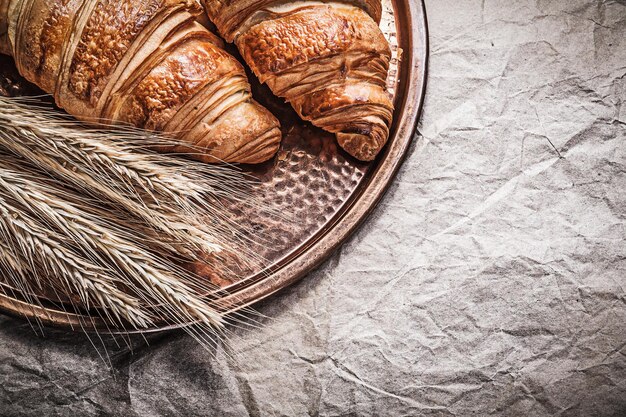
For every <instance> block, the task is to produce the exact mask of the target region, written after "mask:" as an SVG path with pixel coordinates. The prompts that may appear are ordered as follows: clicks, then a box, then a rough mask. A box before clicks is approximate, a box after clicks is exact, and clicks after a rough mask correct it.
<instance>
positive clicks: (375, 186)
mask: <svg viewBox="0 0 626 417" xmlns="http://www.w3.org/2000/svg"><path fill="white" fill-rule="evenodd" d="M400 3H403V4H404V5H405V10H406V11H407V16H401V17H400V19H402V20H403V22H401V24H402V23H406V29H405V30H404V31H402V32H399V34H398V35H399V36H400V37H408V39H407V42H408V45H409V48H408V49H409V51H406V50H404V51H403V55H402V58H403V60H402V63H401V65H403V66H404V69H403V71H402V72H401V73H400V74H401V77H403V79H405V80H407V81H404V85H403V86H402V87H404V88H405V89H406V90H405V93H404V94H403V95H404V97H403V100H402V102H401V106H402V108H401V109H400V110H399V111H398V112H397V114H398V115H399V119H398V120H397V121H396V122H395V123H394V124H395V130H394V132H393V140H392V141H390V143H389V145H388V146H387V147H386V149H385V152H384V154H383V155H381V156H380V157H379V158H380V159H379V162H378V164H377V165H376V167H375V169H374V170H373V172H372V173H370V174H369V181H368V183H367V184H366V185H365V186H363V187H362V188H363V190H365V191H367V192H361V193H360V194H359V195H357V196H356V197H354V198H352V199H351V201H350V203H349V204H348V205H347V207H344V208H343V215H341V216H336V218H335V219H334V220H333V223H332V225H331V226H332V227H330V230H332V231H333V232H332V233H323V234H321V235H320V236H318V237H317V238H312V239H311V240H310V241H308V242H306V243H305V244H304V245H303V249H302V250H301V251H299V252H298V253H296V254H294V255H292V259H290V260H288V261H285V262H284V264H283V265H280V266H278V267H277V268H276V269H275V270H271V272H270V273H269V274H268V275H267V276H266V277H265V278H264V279H261V280H258V281H255V282H253V283H252V284H251V285H248V286H245V287H244V288H242V289H241V290H240V291H237V292H234V293H231V294H229V295H227V296H226V297H224V299H223V300H221V301H226V304H228V302H230V303H232V305H233V306H234V307H233V308H232V309H230V310H228V311H227V314H229V313H233V312H235V311H238V310H241V309H244V308H247V307H249V306H250V305H252V304H256V303H259V302H261V301H263V300H265V299H266V298H268V297H270V296H272V295H274V294H276V293H278V292H280V291H283V290H285V289H286V288H287V287H289V286H291V285H293V284H294V283H296V282H297V281H299V280H301V279H302V278H303V277H304V276H306V275H308V274H309V273H311V272H313V271H314V270H316V269H317V268H318V267H319V266H320V265H321V264H322V263H323V262H324V261H326V260H327V259H328V258H329V257H330V256H331V255H332V254H333V253H334V252H335V251H336V250H337V249H338V248H340V247H341V246H342V245H343V244H344V243H345V242H346V241H347V240H348V238H350V236H352V235H353V234H354V233H355V232H356V231H357V230H358V228H359V227H360V226H361V225H362V224H363V223H364V222H365V220H366V219H367V218H368V217H369V216H370V214H371V213H372V212H373V211H374V210H375V209H376V207H377V206H378V204H379V203H380V201H381V200H382V198H383V197H384V196H385V194H386V192H387V191H388V189H389V187H390V186H391V184H392V183H393V180H394V179H395V177H396V175H397V173H398V171H399V170H400V168H401V166H402V164H403V163H404V161H405V160H406V157H407V155H408V152H409V149H410V147H411V144H412V143H413V140H414V136H415V134H416V132H417V124H418V121H419V117H420V114H421V111H422V107H423V104H424V96H425V92H426V84H427V73H428V61H429V54H430V49H429V30H428V19H427V13H426V5H425V2H424V0H401V1H400ZM419 44H421V45H423V48H422V50H421V52H422V54H418V53H417V51H418V49H417V48H416V47H415V45H419ZM407 57H408V58H407ZM415 81H417V82H415ZM401 85H402V84H401ZM270 269H271V268H270ZM0 312H2V313H4V314H7V315H9V316H13V317H18V318H22V319H24V318H25V319H27V320H29V321H31V320H32V321H35V322H36V323H38V324H40V325H42V326H45V327H51V328H60V329H67V330H76V329H80V330H81V331H88V332H99V333H105V334H106V333H112V334H115V333H125V334H132V333H145V334H148V333H155V332H162V331H168V330H174V329H179V328H181V327H184V326H185V325H181V324H177V325H166V326H160V327H155V328H153V329H146V330H137V331H125V332H118V331H111V329H110V328H109V327H108V326H107V325H106V323H105V322H104V321H102V320H101V319H100V318H98V317H93V316H81V315H79V314H75V313H69V312H65V311H62V310H56V309H51V308H46V307H40V306H35V305H32V304H28V303H26V302H24V301H22V300H18V299H15V298H12V297H8V296H4V295H2V294H0ZM85 317H87V318H88V321H85V319H84V318H85ZM88 324H91V326H86V325H88ZM190 324H191V323H190Z"/></svg>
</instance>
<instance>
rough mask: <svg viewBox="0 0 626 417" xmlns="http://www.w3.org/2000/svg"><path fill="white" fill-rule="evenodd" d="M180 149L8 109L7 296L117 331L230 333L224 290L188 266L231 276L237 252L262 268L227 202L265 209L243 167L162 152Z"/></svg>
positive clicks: (2, 212)
mask: <svg viewBox="0 0 626 417" xmlns="http://www.w3.org/2000/svg"><path fill="white" fill-rule="evenodd" d="M171 145H172V141H171V140H169V139H166V138H163V137H160V136H159V135H156V134H153V133H150V132H144V131H139V130H134V129H129V128H120V127H110V126H103V127H101V128H93V127H86V126H85V125H84V124H82V123H80V122H77V121H74V120H72V119H70V118H68V117H67V116H65V115H64V114H63V113H62V112H60V111H57V110H55V109H53V108H51V107H49V106H48V105H46V104H44V103H43V102H42V101H41V100H39V99H37V98H7V97H0V277H1V278H0V279H1V282H2V284H3V285H0V291H4V292H5V294H6V295H9V296H15V293H18V292H19V294H20V297H22V298H23V299H25V300H26V301H27V302H28V303H30V304H31V305H33V306H40V305H41V303H42V300H41V298H40V297H39V296H38V295H37V294H42V293H52V294H55V296H56V297H55V298H58V299H62V300H66V301H67V302H69V304H70V305H71V306H72V309H74V310H76V311H86V310H88V311H90V312H96V313H95V314H98V315H100V317H101V318H102V319H104V321H105V322H106V323H107V325H108V326H111V328H112V329H114V330H116V331H130V330H132V331H134V330H143V329H149V328H151V327H153V326H155V325H156V324H158V323H166V324H181V325H183V324H184V325H188V324H190V323H193V324H194V325H193V326H187V327H186V329H187V331H188V332H189V333H190V334H192V336H193V337H195V338H196V339H197V340H199V341H200V342H201V343H210V342H212V341H213V340H214V336H215V335H216V334H219V333H220V332H221V331H222V330H221V329H222V328H223V316H222V313H221V310H220V308H219V301H218V300H217V299H215V298H214V299H211V298H207V297H206V295H207V294H209V293H211V292H215V291H216V288H215V286H214V285H213V284H210V283H209V282H208V281H207V280H206V279H204V278H202V277H199V276H197V275H195V274H194V273H192V272H190V271H188V270H186V269H185V268H183V267H181V265H184V264H185V263H189V262H207V263H208V264H207V266H208V267H209V268H211V269H212V270H213V271H215V272H216V273H217V274H219V273H227V271H228V270H227V268H226V267H224V265H221V264H220V260H221V259H222V258H221V256H222V254H223V253H225V252H227V253H240V254H243V256H244V257H248V258H249V259H253V258H254V254H252V253H247V254H246V253H245V249H244V250H243V252H242V248H245V247H246V239H249V236H248V234H247V233H246V231H245V230H242V226H241V225H239V224H237V222H236V221H235V220H233V219H232V216H230V215H229V213H228V211H227V210H225V208H224V200H225V199H228V200H230V201H236V202H244V203H245V204H253V205H255V204H259V203H258V201H254V200H253V199H251V197H250V196H249V195H248V193H247V191H246V190H247V189H248V187H249V179H248V178H246V177H245V176H244V175H243V174H241V173H240V172H239V171H237V170H236V169H233V168H232V167H227V166H217V165H207V164H203V163H199V162H194V161H191V160H189V159H185V158H182V157H180V156H174V155H165V154H160V153H157V152H155V151H153V149H156V148H159V147H166V146H171ZM268 210H269V209H268ZM207 219H210V220H207ZM209 255H210V256H209ZM206 259H212V261H210V262H209V261H206ZM255 261H259V262H260V260H258V259H257V260H255Z"/></svg>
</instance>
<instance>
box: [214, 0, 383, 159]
mask: <svg viewBox="0 0 626 417" xmlns="http://www.w3.org/2000/svg"><path fill="white" fill-rule="evenodd" d="M206 9H207V12H208V15H209V18H210V19H211V20H212V21H213V22H214V23H215V25H216V26H217V28H218V30H219V31H220V33H221V34H222V36H223V37H224V38H225V39H226V40H227V41H229V42H235V44H236V45H237V47H238V48H239V50H240V52H241V54H242V55H243V57H244V59H245V60H246V62H247V63H248V65H250V67H251V68H252V70H253V71H254V73H255V74H256V75H257V76H258V77H259V79H260V81H261V82H263V83H267V85H269V87H270V88H271V89H272V91H273V92H274V93H275V94H276V95H278V96H280V97H283V98H285V99H286V100H287V101H288V102H290V103H291V105H292V106H293V108H294V109H295V110H296V111H297V112H298V114H299V115H300V117H302V118H303V119H305V120H308V121H310V122H312V123H313V124H314V125H316V126H319V127H321V128H322V129H325V130H327V131H329V132H332V133H335V134H336V136H337V140H338V141H339V144H340V145H341V146H342V147H343V148H344V149H345V150H346V151H347V152H348V153H350V154H352V155H353V156H355V157H356V158H358V159H361V160H366V161H369V160H372V159H374V158H375V157H376V155H377V154H378V153H379V152H380V150H381V148H382V147H383V146H384V145H385V142H386V141H387V139H388V136H389V126H390V125H391V120H392V113H393V104H392V102H391V98H390V96H389V94H388V93H387V92H386V78H387V73H388V70H389V61H390V58H391V52H390V48H389V44H388V42H387V40H386V39H385V37H384V35H383V33H382V32H381V30H380V28H379V26H378V24H377V22H379V21H380V18H381V13H382V6H381V2H380V0H346V1H342V2H321V1H285V0H282V1H277V0H206Z"/></svg>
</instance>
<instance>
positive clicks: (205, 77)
mask: <svg viewBox="0 0 626 417" xmlns="http://www.w3.org/2000/svg"><path fill="white" fill-rule="evenodd" d="M201 13H202V7H201V6H200V4H199V3H197V1H195V0H142V1H134V0H0V51H2V52H5V53H9V54H11V55H12V56H13V57H14V59H15V62H16V65H17V68H18V70H19V71H20V73H21V74H22V75H23V76H24V77H25V78H27V79H28V80H29V81H31V82H33V83H35V84H37V85H38V86H39V87H40V88H41V89H43V90H44V91H46V92H48V93H51V94H52V95H53V96H54V99H55V101H56V103H57V104H58V105H59V106H60V107H62V108H64V109H65V110H66V111H67V112H68V113H70V114H72V115H73V116H75V117H77V118H79V119H81V120H86V121H92V122H103V121H107V122H108V121H113V122H118V123H126V124H131V125H133V126H136V127H140V128H145V129H150V130H155V131H163V132H169V133H170V134H172V135H174V136H175V137H177V138H178V139H180V140H181V143H184V144H188V146H186V145H181V146H177V147H176V148H175V149H171V150H174V151H177V152H192V153H194V155H195V156H197V157H198V158H199V159H201V160H205V161H207V162H214V161H216V160H223V161H229V162H243V163H258V162H262V161H265V160H267V159H269V158H271V157H272V156H273V155H274V154H275V152H276V151H277V150H278V146H279V142H280V130H279V124H278V121H277V120H276V118H275V117H274V116H273V115H271V114H270V113H269V112H268V111H267V110H266V109H265V108H263V107H262V106H260V105H259V104H258V103H256V102H255V101H254V100H252V98H251V94H250V86H249V84H248V81H247V78H246V75H245V72H244V69H243V68H242V66H241V65H240V64H239V62H238V61H237V60H236V59H234V58H233V57H232V56H230V55H229V54H228V53H227V52H225V51H224V50H223V49H222V48H221V40H219V39H218V38H217V37H216V36H215V35H213V34H212V33H211V32H209V31H208V30H207V29H206V28H205V27H204V26H202V25H201V24H199V23H197V21H196V17H197V16H198V15H199V14H201Z"/></svg>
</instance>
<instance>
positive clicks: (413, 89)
mask: <svg viewBox="0 0 626 417" xmlns="http://www.w3.org/2000/svg"><path fill="white" fill-rule="evenodd" d="M383 6H384V13H383V19H382V23H381V28H382V29H383V32H384V33H385V35H386V36H387V38H388V40H389V42H390V44H391V45H392V51H393V62H392V65H391V70H390V74H389V79H388V87H389V90H390V91H391V92H392V93H393V95H394V100H395V108H396V110H395V115H394V123H393V126H392V130H391V136H390V140H389V143H388V144H387V146H386V147H385V149H384V151H383V152H382V154H381V155H380V156H379V157H378V158H377V160H376V161H374V162H372V163H361V162H358V161H357V160H355V159H354V158H351V157H350V156H349V155H347V154H346V153H344V152H343V151H342V150H341V149H339V148H338V147H337V145H336V142H335V139H334V137H333V135H330V134H327V133H325V132H323V131H321V130H319V129H317V128H315V127H313V126H311V125H310V124H307V123H304V122H302V121H301V120H299V119H298V117H297V116H296V115H295V113H294V112H293V110H291V108H290V107H288V106H287V105H285V104H284V103H283V102H282V101H281V100H279V99H276V98H275V97H273V96H272V95H271V93H270V92H269V90H267V89H266V88H265V87H262V86H259V85H256V86H253V90H254V93H255V97H257V99H259V101H260V102H262V104H264V105H265V106H266V107H268V108H269V109H270V110H271V111H272V112H273V113H274V114H275V115H276V116H277V117H278V118H279V119H280V120H281V124H282V128H283V136H284V139H283V143H282V146H281V149H280V151H279V153H278V155H277V157H276V158H274V159H273V160H272V161H270V162H268V163H266V164H263V165H261V166H255V167H249V168H247V170H248V171H249V173H251V174H252V175H254V176H256V177H257V178H258V179H259V180H260V185H259V186H258V187H257V189H256V191H255V192H258V193H260V194H261V195H262V196H263V198H266V199H272V201H273V202H274V203H275V204H276V205H277V206H278V207H279V208H280V209H281V210H282V211H284V212H286V213H288V214H291V215H293V216H294V217H295V218H296V219H297V221H296V222H295V225H294V224H285V223H284V222H280V221H277V220H276V219H272V218H269V217H268V218H263V217H261V216H262V215H259V214H258V213H252V212H245V211H241V212H240V213H239V214H238V216H239V217H240V221H241V222H242V223H246V224H248V225H249V226H252V227H253V228H254V229H255V231H256V232H257V233H259V234H261V235H264V236H268V237H270V238H271V239H270V240H271V241H272V245H266V246H263V247H259V248H258V252H259V253H260V254H261V255H262V256H264V257H265V259H267V260H269V261H270V262H269V263H270V264H271V267H269V268H267V269H265V270H263V271H250V273H249V274H244V275H247V276H245V277H242V279H241V280H239V281H234V282H232V281H231V282H223V283H221V286H222V287H223V290H224V294H228V295H226V296H225V297H224V298H222V299H221V304H222V305H225V306H227V309H228V310H229V311H233V310H237V309H240V308H242V307H245V306H248V305H250V304H253V303H256V302H258V301H260V300H262V299H264V298H266V297H268V296H270V295H271V294H273V293H275V292H277V291H279V290H281V289H282V288H285V287H286V286H288V285H290V284H292V283H294V282H295V281H297V280H298V279H300V278H302V277H303V276H304V275H305V274H307V273H308V272H310V271H311V270H313V269H314V268H315V267H317V266H318V265H319V264H321V263H322V262H323V261H324V260H325V259H326V258H327V257H328V256H330V254H331V253H332V252H333V251H334V250H335V249H337V247H338V246H339V245H341V244H342V243H343V242H344V241H345V240H346V238H347V237H348V236H350V234H351V233H353V232H354V231H355V229H356V228H357V226H358V225H359V224H360V223H361V222H362V221H363V220H365V218H366V217H367V216H368V215H369V213H370V212H371V211H372V210H373V209H374V207H375V206H376V204H377V203H378V201H379V200H380V199H381V197H382V196H383V195H384V193H385V191H386V190H387V188H388V187H389V185H390V184H391V182H392V180H393V178H394V176H395V174H396V172H397V171H398V169H399V168H400V165H401V164H402V162H403V160H404V157H405V155H406V153H407V151H408V149H409V146H410V144H411V141H412V139H413V136H414V133H415V129H416V124H417V120H418V115H419V113H420V110H421V106H422V101H423V96H424V90H425V81H426V65H427V59H428V31H427V23H426V13H425V9H424V5H423V3H422V1H420V0H383ZM252 78H253V77H251V79H252ZM32 93H35V94H36V93H37V90H36V89H35V88H33V87H32V86H30V85H28V84H27V83H26V82H24V81H23V80H21V79H20V78H19V77H18V76H16V75H15V69H14V67H13V64H12V61H11V60H10V59H7V58H6V57H0V94H4V95H20V94H32ZM0 310H2V311H4V312H5V313H8V314H12V315H20V316H22V317H24V316H26V317H27V318H29V319H33V320H35V321H38V322H40V323H42V324H44V325H51V326H57V327H66V328H79V329H80V328H81V327H82V328H84V326H85V325H86V323H91V324H92V328H87V329H86V330H99V331H107V327H106V323H104V322H102V321H101V319H99V317H98V316H97V315H96V314H93V315H86V316H79V315H77V314H73V313H68V312H65V311H63V308H62V307H60V306H58V307H55V306H54V305H53V304H50V305H49V306H46V307H37V306H33V305H30V304H27V303H26V302H24V301H23V300H19V299H17V298H9V297H6V296H4V295H0ZM85 314H88V313H85ZM81 323H82V325H81ZM169 328H171V326H170V327H168V326H162V327H159V328H155V329H154V330H155V331H156V330H166V329H169Z"/></svg>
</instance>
